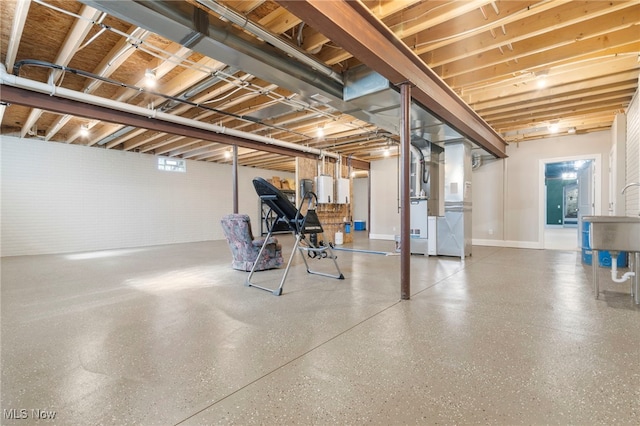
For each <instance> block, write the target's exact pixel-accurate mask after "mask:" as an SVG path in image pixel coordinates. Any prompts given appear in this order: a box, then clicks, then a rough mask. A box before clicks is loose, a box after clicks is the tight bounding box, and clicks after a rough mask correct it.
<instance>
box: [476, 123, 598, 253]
mask: <svg viewBox="0 0 640 426" xmlns="http://www.w3.org/2000/svg"><path fill="white" fill-rule="evenodd" d="M610 148H611V134H610V132H609V131H603V132H595V133H589V134H586V135H573V136H558V137H555V138H547V139H540V140H535V141H529V142H522V143H520V144H510V145H509V146H508V147H507V155H508V156H509V157H508V158H507V159H505V160H499V161H496V162H495V163H496V166H495V167H494V168H493V170H483V168H485V167H487V166H486V165H485V166H482V167H481V168H480V169H478V170H477V171H475V172H474V174H473V181H474V183H473V185H474V187H475V188H476V189H477V191H475V192H474V197H473V238H474V244H495V245H505V246H509V247H530V248H542V246H543V241H542V238H543V236H542V235H541V234H542V232H541V231H540V229H541V226H540V224H541V223H542V222H541V221H543V220H544V204H543V203H544V197H543V195H544V194H543V190H544V186H543V185H542V182H543V179H544V167H541V164H543V163H544V162H549V161H558V160H560V161H561V160H562V159H569V158H596V159H597V161H598V164H597V165H596V168H597V176H596V182H599V188H598V189H597V190H596V206H595V207H596V213H597V214H600V213H602V212H603V211H604V212H606V211H607V209H608V206H607V205H606V204H607V203H608V199H609V197H608V186H609V185H608V157H609V151H610ZM501 163H503V164H501ZM480 172H483V173H484V174H482V173H480ZM479 179H481V181H479V182H476V180H479ZM490 182H494V186H493V187H490V188H488V189H487V191H485V190H484V188H486V185H487V183H490ZM498 182H502V184H503V186H504V189H503V191H502V197H503V199H504V206H503V210H502V216H503V219H502V223H498V224H496V223H494V222H488V219H489V218H493V217H500V213H499V211H498V210H497V209H498V208H499V206H498V201H496V200H499V199H500V197H499V196H498V197H490V196H486V193H487V192H489V191H491V190H493V191H499V190H500V189H499V184H498ZM483 194H485V195H484V196H483ZM494 215H495V216H494ZM496 225H501V226H502V227H503V231H502V235H500V234H499V233H498V234H495V237H492V236H489V235H487V234H488V228H489V226H491V227H494V226H496ZM500 237H502V238H500Z"/></svg>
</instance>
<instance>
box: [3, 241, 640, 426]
mask: <svg viewBox="0 0 640 426" xmlns="http://www.w3.org/2000/svg"><path fill="white" fill-rule="evenodd" d="M363 235H364V233H356V241H355V243H354V245H353V246H354V247H358V248H363V249H370V250H381V251H392V250H393V242H390V241H369V240H367V239H366V238H363ZM279 238H280V239H281V240H282V241H283V242H284V248H285V256H286V255H287V250H290V248H291V239H290V237H288V236H284V237H283V236H279ZM345 247H348V246H345ZM338 255H339V263H340V266H341V268H342V270H343V272H344V274H345V276H346V279H345V280H334V279H330V278H324V277H317V276H309V275H307V274H306V272H305V270H304V266H303V265H302V261H301V259H300V258H299V257H296V260H295V262H296V265H295V266H294V267H293V269H292V271H291V273H290V277H289V279H288V280H287V283H286V285H285V287H284V294H283V295H282V296H281V297H276V296H272V295H271V294H269V293H267V292H263V291H260V290H258V289H255V288H248V287H245V286H243V282H244V279H245V277H246V275H247V274H246V273H243V272H239V271H234V270H232V269H231V268H230V267H229V263H230V258H231V256H230V252H229V251H228V248H227V247H226V243H225V242H223V241H214V242H202V243H190V244H176V245H168V246H158V247H148V248H135V249H123V250H109V251H103V252H92V253H75V254H63V255H50V256H24V257H9V258H3V259H2V270H1V273H2V275H1V278H2V291H1V297H2V299H1V307H2V311H1V318H2V335H1V337H2V341H1V343H2V353H1V355H2V389H1V402H2V409H3V419H2V424H20V425H26V424H34V423H42V424H54V423H55V424H62V425H73V424H78V425H89V424H114V425H120V424H143V425H152V424H162V425H167V424H189V425H205V424H268V425H275V424H362V423H373V424H409V423H411V424H479V423H482V424H635V425H637V424H640V308H638V307H637V306H635V305H634V304H633V302H632V299H631V297H630V295H629V286H628V285H626V284H624V285H623V284H614V283H611V281H609V280H608V279H606V276H607V270H606V269H601V270H600V272H601V273H602V276H601V283H602V290H603V293H602V295H601V297H600V300H595V299H594V297H593V295H592V289H591V276H590V274H591V269H590V267H587V266H583V265H582V264H581V263H580V253H579V252H576V251H549V250H524V249H506V248H495V247H474V248H473V256H472V257H470V258H467V259H465V261H464V262H461V261H460V259H457V258H447V257H437V258H436V257H429V258H426V257H422V256H413V257H412V260H411V264H412V299H411V301H400V300H399V295H400V288H399V287H400V285H399V263H400V258H399V256H383V255H376V254H366V253H356V252H346V251H340V252H338ZM315 262H316V264H315V265H317V266H318V267H323V266H327V267H330V266H331V263H330V262H329V261H327V260H324V261H315ZM328 269H330V268H328ZM281 273H282V271H281V270H277V271H268V272H261V273H260V274H257V275H256V279H257V280H258V281H260V282H263V283H264V284H266V285H271V284H273V285H276V284H277V283H278V282H279V281H278V280H279V277H280V274H281ZM37 410H44V411H45V412H55V419H54V420H53V421H51V420H40V421H39V422H38V421H37V419H36V417H37V416H38V414H40V415H41V416H42V412H40V413H39V412H38V411H37ZM11 417H13V419H11ZM16 417H26V418H25V419H20V420H19V419H16Z"/></svg>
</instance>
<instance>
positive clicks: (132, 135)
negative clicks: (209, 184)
mask: <svg viewBox="0 0 640 426" xmlns="http://www.w3.org/2000/svg"><path fill="white" fill-rule="evenodd" d="M108 3H109V2H100V1H85V2H78V1H69V0H63V1H54V0H47V1H40V0H38V1H35V0H31V1H6V0H5V1H3V2H1V3H0V8H1V13H0V30H1V41H2V43H1V58H0V59H1V61H2V63H3V64H5V66H6V67H7V71H8V73H13V72H15V73H16V75H18V76H19V77H21V78H23V79H28V80H31V81H35V82H43V83H46V82H50V83H53V84H55V85H56V86H57V87H59V88H64V89H69V90H71V91H74V92H77V93H82V94H85V95H87V97H97V98H100V99H107V100H115V101H117V102H118V105H120V104H126V105H131V106H137V107H141V108H147V109H149V111H157V112H158V113H159V114H167V115H172V116H175V117H180V118H181V119H184V121H185V123H189V122H198V123H202V124H203V125H202V127H203V128H204V130H203V129H199V131H200V133H198V131H195V132H182V133H179V132H178V134H176V132H174V133H171V132H168V131H162V130H158V129H155V130H149V128H148V127H144V126H145V124H144V123H140V120H137V121H136V120H134V121H133V122H131V123H129V122H127V123H129V124H114V123H113V122H111V120H112V117H111V116H109V115H104V113H105V111H102V110H98V109H97V108H96V109H95V110H94V109H93V108H89V107H85V106H84V105H83V104H80V105H81V107H77V108H75V109H74V108H73V107H72V106H69V107H68V108H69V109H68V110H63V108H62V107H60V108H57V106H56V105H53V104H51V103H48V102H47V99H45V98H43V97H38V96H35V95H34V96H33V97H25V96H24V93H17V94H16V95H15V96H22V98H28V99H26V100H23V101H20V102H11V103H9V104H8V105H7V106H6V107H0V114H2V127H1V131H2V134H4V135H16V136H22V137H25V138H38V139H44V140H48V141H51V142H59V143H71V144H79V145H88V146H94V147H97V148H102V149H117V150H127V151H136V152H145V153H150V154H156V155H168V156H174V157H180V158H187V159H193V160H202V161H213V162H230V161H231V160H230V159H229V158H228V157H229V155H228V153H229V143H235V144H237V145H238V146H239V149H238V158H239V164H241V165H246V166H254V167H263V168H270V169H274V170H283V171H293V170H294V168H295V162H294V159H293V157H292V156H291V155H292V154H293V153H295V150H293V149H290V146H289V145H287V144H294V145H296V146H304V147H307V148H308V152H307V153H306V154H305V155H315V154H314V153H316V152H323V151H328V152H331V153H338V154H341V155H344V156H348V157H350V158H352V159H353V160H354V162H356V160H362V161H361V162H358V163H359V164H365V163H366V162H368V161H372V160H376V159H380V158H382V157H383V155H384V153H385V149H386V148H387V147H388V146H391V147H392V148H394V147H395V146H397V141H398V135H397V132H395V131H394V129H393V125H391V126H389V125H387V124H385V123H384V122H383V121H384V120H383V121H380V120H379V118H380V117H383V118H385V119H386V121H387V122H389V121H390V122H392V123H393V121H394V120H395V119H396V116H397V111H396V110H394V109H393V108H391V107H389V106H388V105H386V104H383V103H381V105H371V108H369V110H368V108H367V107H366V105H363V102H356V101H351V102H345V101H344V99H342V98H341V91H342V89H343V87H344V85H345V82H346V81H347V80H348V77H349V76H353V75H357V74H358V70H359V69H362V67H363V66H365V67H366V66H368V67H369V68H373V71H376V72H381V73H382V71H381V70H377V69H375V67H371V66H370V65H371V64H370V62H371V61H370V58H369V55H368V54H367V53H366V52H364V50H359V49H355V50H357V51H355V52H354V49H353V48H351V46H349V50H345V49H343V47H342V46H340V45H339V44H338V43H337V42H336V39H337V35H336V34H335V32H331V31H330V30H331V29H330V28H328V27H326V26H325V27H323V25H322V22H321V21H320V20H317V21H316V20H313V21H314V22H311V21H312V20H311V19H308V21H309V22H303V21H302V20H301V19H300V18H298V17H297V16H296V15H294V14H293V13H292V12H291V11H295V8H294V7H290V9H286V8H284V7H283V6H281V5H280V3H278V2H273V1H259V0H256V1H248V0H243V1H217V2H214V1H212V0H191V1H187V2H166V3H165V2H151V3H149V2H133V1H129V0H126V1H118V2H111V3H114V4H117V5H119V6H120V7H124V8H125V9H118V8H115V9H114V10H111V9H110V7H109V6H108ZM287 3H290V2H284V1H283V2H282V4H283V5H285V6H287ZM301 3H302V4H304V3H305V2H301ZM331 3H334V4H335V5H336V6H341V5H344V2H340V1H335V2H331ZM151 4H153V7H154V8H156V12H157V13H158V15H157V16H160V15H162V14H163V13H164V16H165V17H167V16H168V17H171V18H172V20H173V21H174V22H178V23H179V22H180V17H179V16H178V14H177V13H176V9H173V7H176V5H178V6H177V7H179V8H180V9H182V10H185V11H187V13H188V11H189V10H195V9H197V10H198V11H199V12H197V13H191V15H190V16H191V22H190V23H189V25H191V26H193V28H195V29H196V30H198V31H193V32H192V33H191V35H192V36H193V37H192V38H189V37H181V38H180V37H178V35H179V34H180V33H172V32H171V31H173V29H174V26H173V24H172V25H171V27H170V28H169V27H168V26H166V25H164V24H162V26H161V28H162V30H156V31H151V30H149V28H151V27H154V25H158V23H157V22H156V23H154V22H150V21H149V19H150V18H149V17H148V16H147V17H144V19H143V18H139V17H138V16H137V15H135V14H134V12H135V11H140V10H142V9H141V8H149V7H150V5H151ZM93 6H95V7H93ZM163 6H166V9H165V10H164V11H163V10H158V8H160V9H162V7H163ZM170 6H171V7H170ZM359 6H363V7H366V8H368V9H369V11H370V13H371V14H372V15H375V17H376V18H377V19H378V21H379V23H381V25H382V27H384V29H385V31H389V32H390V33H393V34H394V35H395V37H397V39H398V40H401V41H402V43H404V46H403V47H406V48H408V49H410V50H411V51H412V52H413V53H415V54H416V55H417V56H418V57H419V58H420V59H421V60H422V61H423V62H424V63H425V64H426V65H427V66H428V67H430V68H431V70H433V71H434V72H435V73H436V74H437V75H438V76H439V77H440V78H441V79H442V81H444V83H446V85H447V86H448V87H449V88H451V89H453V91H454V92H455V93H457V95H459V98H460V99H462V100H463V101H464V102H466V104H468V106H469V107H470V108H471V109H472V110H473V111H475V113H477V115H478V116H479V117H481V118H482V119H483V120H484V122H486V123H487V124H488V126H490V128H492V131H494V132H495V133H496V134H497V135H498V136H499V138H502V139H504V141H506V142H521V141H522V142H525V141H529V140H533V139H539V138H544V137H549V136H557V135H567V134H572V133H578V134H579V133H587V132H593V131H600V130H605V129H608V128H609V127H610V126H611V124H612V122H613V118H614V116H615V114H617V113H620V112H623V111H624V109H625V108H626V106H627V105H628V103H629V102H630V100H631V97H632V96H633V94H634V93H635V91H636V90H637V87H638V74H639V70H640V62H639V61H638V57H639V56H638V55H639V51H640V27H639V26H638V24H639V23H640V5H639V4H638V2H637V1H635V0H631V1H564V0H549V1H544V0H543V1H519V0H518V1H493V2H491V1H479V0H468V1H411V0H391V1H364V2H362V3H361V4H360V5H359ZM126 7H131V11H132V12H130V13H128V12H127V13H122V10H126ZM347 7H350V6H347ZM116 9H118V10H116ZM290 10H291V11H290ZM105 12H106V13H105ZM172 14H175V16H174V15H172ZM221 14H223V15H224V16H221ZM300 15H301V16H302V14H300ZM205 18H206V19H207V20H208V24H210V25H212V26H210V27H207V28H206V29H205V24H204V19H205ZM237 18H240V19H239V20H238V19H237ZM243 20H244V21H243ZM212 23H215V25H213V24H212ZM214 31H217V32H219V33H220V34H218V37H219V38H220V40H218V41H216V42H215V43H213V42H211V43H212V44H210V45H209V50H207V49H205V48H204V45H205V43H206V42H207V40H203V34H206V35H207V36H211V37H213V36H215V34H212V32H214ZM261 31H264V33H261ZM323 31H324V32H325V33H326V35H325V34H323ZM351 31H355V30H353V29H351ZM227 33H228V34H230V35H232V36H233V37H229V38H227V37H226V34H227ZM174 34H178V35H174ZM332 34H333V35H334V40H332V39H331V35H332ZM269 37H275V38H274V39H270V38H269ZM173 38H177V39H176V40H174V39H173ZM265 39H267V40H265ZM340 41H341V42H343V43H345V42H344V38H342V39H340ZM247 46H249V47H247ZM252 46H253V47H255V46H258V47H259V46H263V48H262V49H261V50H262V54H261V55H258V56H259V58H258V59H256V56H255V55H254V56H253V57H252V56H250V55H247V54H246V52H243V49H245V48H252ZM345 46H347V44H345ZM283 49H286V51H283ZM350 51H351V53H350ZM254 53H255V52H254ZM352 53H355V56H354V55H353V54H352ZM383 53H384V52H383ZM256 55H257V54H256ZM283 57H284V58H285V62H286V65H287V67H284V69H283V67H282V65H283V64H282V61H280V62H279V63H271V61H273V60H274V58H283ZM294 58H295V59H294ZM260 61H264V62H263V63H264V64H265V65H264V68H260V67H258V68H256V67H257V65H256V64H259V63H260ZM363 63H365V64H368V65H363ZM49 64H56V65H57V67H52V66H50V65H49ZM60 67H64V70H62V69H60ZM146 71H150V73H151V74H155V78H156V85H155V87H148V86H146V81H145V72H146ZM390 83H391V84H390V86H391V87H392V86H393V84H395V83H398V82H396V81H391V82H390ZM1 89H2V90H3V92H5V91H6V90H5V89H6V86H3V87H2V88H1ZM141 89H142V90H141ZM2 96H3V100H5V99H4V97H5V96H9V93H8V91H7V95H2ZM378 99H380V96H379V94H378ZM36 107H40V108H41V109H39V108H36ZM376 108H378V110H376V111H375V113H374V112H373V110H375V109H376ZM92 114H93V115H92ZM385 114H386V115H385ZM149 115H153V114H149ZM122 121H125V120H122ZM207 126H209V127H207ZM211 126H215V127H216V128H221V127H224V128H226V129H232V130H234V131H236V132H237V133H236V135H235V136H226V135H221V136H219V137H216V138H208V137H206V135H205V137H201V136H202V135H203V134H204V132H207V133H211V132H209V131H208V129H209V128H211ZM196 127H197V126H196ZM412 127H413V133H417V132H419V133H420V134H422V135H424V136H425V137H426V138H427V139H430V140H433V141H434V142H443V141H445V140H447V139H450V138H456V137H458V135H459V133H458V132H457V131H456V130H455V129H453V128H452V127H447V126H446V123H442V121H439V120H438V119H437V118H434V117H431V119H420V120H418V119H416V120H413V123H412ZM453 127H455V126H453ZM319 129H321V131H322V133H321V134H320V133H319ZM83 130H88V134H87V135H84V134H82V131H83ZM196 130H198V129H196ZM246 134H250V135H255V136H256V137H257V138H256V139H259V138H265V140H266V138H273V139H277V140H278V141H282V142H283V146H280V147H266V146H265V149H264V150H262V149H260V150H256V149H254V148H255V146H256V143H255V142H253V143H244V142H243V138H242V137H241V136H242V135H246ZM238 135H240V136H238ZM260 143H262V142H260ZM532 143H534V142H532ZM480 145H482V144H480ZM267 148H268V149H267ZM498 151H499V149H498ZM394 154H397V151H394V150H393V149H392V155H394Z"/></svg>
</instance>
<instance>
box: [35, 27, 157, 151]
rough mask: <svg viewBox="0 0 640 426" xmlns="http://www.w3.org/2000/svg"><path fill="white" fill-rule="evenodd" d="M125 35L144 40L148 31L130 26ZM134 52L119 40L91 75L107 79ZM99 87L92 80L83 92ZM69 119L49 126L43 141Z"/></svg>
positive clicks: (129, 46)
mask: <svg viewBox="0 0 640 426" xmlns="http://www.w3.org/2000/svg"><path fill="white" fill-rule="evenodd" d="M127 33H128V34H129V35H131V36H132V37H135V38H136V39H144V38H145V37H146V36H147V35H148V34H149V32H148V31H145V30H143V29H141V28H139V27H136V26H132V27H131V28H129V31H128V32H127ZM134 52H135V49H134V48H133V45H132V44H131V43H130V42H129V40H128V39H127V38H122V39H120V41H118V43H116V45H115V46H114V47H113V48H112V49H111V51H109V53H108V54H107V55H105V57H104V58H103V59H102V61H101V62H100V64H98V66H97V67H96V68H95V69H94V70H93V71H92V73H93V74H96V75H99V76H101V77H109V76H110V75H111V74H113V73H114V72H115V71H116V70H117V69H118V67H119V66H120V65H122V64H123V63H124V62H125V61H126V60H127V59H128V58H129V57H130V56H131V55H132V54H133V53H134ZM101 85H102V81H101V80H92V81H91V82H88V83H86V84H85V87H84V89H83V92H84V93H94V92H95V91H96V90H97V89H98V87H100V86H101ZM71 118H72V117H71V116H70V115H63V116H61V117H59V118H58V119H57V120H56V122H55V123H53V124H52V125H51V126H49V131H48V132H47V134H46V136H45V138H44V139H45V140H50V139H51V138H52V137H54V136H55V135H56V134H57V133H58V131H60V130H61V129H62V127H63V126H64V125H65V124H66V123H67V122H68V121H69V120H71ZM93 125H95V123H93ZM90 127H92V126H90ZM69 142H73V140H69Z"/></svg>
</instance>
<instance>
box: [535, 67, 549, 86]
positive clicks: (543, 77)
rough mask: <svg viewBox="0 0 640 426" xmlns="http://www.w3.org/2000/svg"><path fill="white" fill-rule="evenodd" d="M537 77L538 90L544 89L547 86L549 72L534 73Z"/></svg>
mask: <svg viewBox="0 0 640 426" xmlns="http://www.w3.org/2000/svg"><path fill="white" fill-rule="evenodd" d="M534 74H535V76H536V85H537V86H538V89H542V88H544V87H546V86H547V76H548V75H549V71H538V72H536V73H534Z"/></svg>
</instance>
